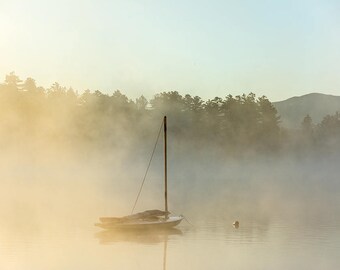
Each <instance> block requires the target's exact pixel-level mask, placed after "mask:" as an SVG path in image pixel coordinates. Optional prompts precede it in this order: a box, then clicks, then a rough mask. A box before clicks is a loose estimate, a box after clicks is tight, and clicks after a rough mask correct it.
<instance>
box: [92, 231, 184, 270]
mask: <svg viewBox="0 0 340 270" xmlns="http://www.w3.org/2000/svg"><path fill="white" fill-rule="evenodd" d="M181 235H183V233H182V231H181V230H179V229H175V228H169V229H158V230H131V229H130V230H118V229H116V230H107V231H101V232H98V233H96V234H95V237H96V238H98V239H99V243H100V244H102V245H110V244H115V243H119V242H132V243H140V244H143V245H153V244H159V243H162V242H163V243H164V244H163V268H162V269H163V270H166V269H167V251H168V240H169V237H173V236H181Z"/></svg>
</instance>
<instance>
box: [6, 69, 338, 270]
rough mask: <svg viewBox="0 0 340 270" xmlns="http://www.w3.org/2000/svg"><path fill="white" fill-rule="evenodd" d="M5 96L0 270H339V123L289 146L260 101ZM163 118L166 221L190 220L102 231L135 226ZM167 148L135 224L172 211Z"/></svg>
mask: <svg viewBox="0 0 340 270" xmlns="http://www.w3.org/2000/svg"><path fill="white" fill-rule="evenodd" d="M11 76H12V77H11V78H12V79H14V81H15V82H16V80H17V77H16V76H15V75H13V74H12V75H11ZM31 83H32V81H31ZM26 87H28V86H26ZM0 88H1V91H2V92H1V91H0V94H1V95H2V96H0V97H1V99H0V103H1V105H2V106H1V111H0V112H1V114H0V146H1V152H0V181H1V190H0V218H1V222H0V251H1V254H2V260H1V262H0V267H1V268H2V269H93V268H102V269H112V268H115V269H145V268H146V267H148V269H160V268H161V267H162V266H163V269H166V267H167V269H174V268H176V269H218V268H223V267H228V266H229V267H231V268H237V269H249V268H250V267H252V268H255V269H273V268H275V269H287V268H290V269H320V267H322V268H324V269H337V266H338V263H337V262H336V256H335V254H338V252H339V250H340V236H339V235H340V233H339V228H340V227H339V224H340V215H339V213H340V211H339V210H340V209H339V208H340V196H339V195H340V194H339V193H340V182H339V180H338V175H339V173H340V168H339V166H338V164H339V161H340V156H339V154H338V151H337V149H338V147H339V145H340V144H339V140H338V137H337V133H336V132H334V130H336V129H335V128H338V125H339V123H340V122H339V120H340V119H339V115H338V114H335V115H333V116H329V117H328V118H325V119H326V120H327V121H326V120H325V122H323V123H322V125H319V126H318V127H314V126H312V125H311V121H310V119H309V118H306V119H305V120H306V121H304V125H303V127H304V129H302V130H301V131H290V133H289V132H286V133H285V132H283V131H282V130H281V129H280V126H279V121H278V119H279V117H278V116H277V112H276V110H275V108H274V107H273V106H272V105H271V103H270V102H269V101H268V100H267V99H266V98H265V97H261V98H259V99H256V98H255V95H253V94H249V95H242V96H238V97H235V98H234V97H232V96H228V97H226V98H225V99H220V98H215V99H214V100H209V101H207V102H205V103H204V102H203V101H202V100H200V98H199V97H194V98H192V97H190V96H188V95H186V96H185V97H182V96H180V95H179V94H178V93H177V92H169V93H162V94H160V95H158V96H156V97H155V98H154V100H152V101H151V102H150V103H151V105H152V109H147V108H146V105H147V104H148V102H147V101H146V100H145V99H143V98H141V99H140V100H139V101H136V102H133V101H131V100H128V99H127V97H125V96H124V95H122V94H121V93H120V92H119V91H118V92H115V93H114V94H113V95H112V96H108V95H103V94H101V93H100V92H99V91H96V92H95V93H93V94H92V93H90V92H86V93H84V94H83V95H82V96H80V97H79V96H77V95H76V94H75V93H74V92H72V91H71V90H68V91H66V90H65V89H63V88H61V87H60V86H59V85H58V84H54V86H53V87H52V89H49V90H48V91H47V94H46V93H45V92H44V91H43V90H41V89H40V90H39V89H37V88H36V87H35V86H34V87H32V85H31V88H32V89H31V90H27V91H26V90H22V89H19V87H18V86H17V85H16V84H15V83H14V84H10V83H8V84H6V85H0ZM38 90H39V91H38ZM164 114H166V115H168V124H169V125H168V197H169V209H170V212H172V213H173V214H177V215H178V214H183V215H184V216H185V218H186V219H185V220H184V221H182V223H181V224H180V226H178V229H176V230H171V231H167V232H151V233H147V234H146V233H141V232H129V233H126V232H125V233H123V232H119V233H118V232H103V231H101V230H99V229H98V228H97V227H95V226H94V223H95V222H97V221H98V218H99V217H101V216H125V215H128V214H130V213H131V210H132V207H133V203H134V201H135V199H136V196H137V193H138V190H139V187H140V185H141V181H142V178H143V176H144V173H145V170H146V168H147V165H148V161H149V158H150V154H151V150H152V149H153V146H154V143H155V139H156V137H157V136H156V135H157V132H158V130H159V128H160V124H161V120H162V117H163V115H164ZM339 130H340V129H339ZM287 134H288V135H287ZM160 141H161V140H160ZM162 147H163V146H162V144H161V143H159V144H158V145H157V148H156V152H155V156H154V159H153V162H152V164H151V167H150V170H149V173H148V176H147V179H146V182H145V184H144V187H143V190H142V193H141V196H140V199H139V201H138V204H137V207H136V209H135V212H139V211H144V210H146V209H163V205H164V197H163V196H164V180H163V149H162ZM295 147H296V148H297V149H295ZM236 220H237V221H239V222H240V228H239V229H236V228H234V227H233V226H232V223H233V222H234V221H236ZM307 257H309V258H312V259H310V260H309V261H308V260H306V258H307ZM166 258H167V259H166ZM258 258H262V259H261V260H259V259H258ZM150 263H151V265H150Z"/></svg>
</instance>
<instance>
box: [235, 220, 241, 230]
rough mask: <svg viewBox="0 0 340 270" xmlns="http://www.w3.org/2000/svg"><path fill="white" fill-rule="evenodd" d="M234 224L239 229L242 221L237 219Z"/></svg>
mask: <svg viewBox="0 0 340 270" xmlns="http://www.w3.org/2000/svg"><path fill="white" fill-rule="evenodd" d="M233 226H234V227H235V228H236V229H237V228H238V227H239V226H240V222H238V221H237V220H236V221H235V222H234V223H233Z"/></svg>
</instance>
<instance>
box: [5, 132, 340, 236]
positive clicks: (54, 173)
mask: <svg viewBox="0 0 340 270" xmlns="http://www.w3.org/2000/svg"><path fill="white" fill-rule="evenodd" d="M170 127H171V126H170ZM156 132H157V130H156ZM154 138H155V137H154V136H153V137H152V138H150V139H148V140H146V143H145V144H144V145H143V144H141V145H140V149H136V148H137V147H138V146H135V147H134V149H132V150H131V149H130V151H128V152H127V151H126V148H125V147H122V148H115V149H114V150H113V149H100V150H96V149H90V150H87V151H79V148H78V147H77V148H75V149H73V148H72V147H71V146H69V145H67V146H65V147H64V146H62V145H61V144H59V145H53V142H50V144H48V146H49V147H46V145H41V146H39V145H35V148H34V149H32V148H31V147H29V145H28V147H27V148H20V149H19V148H18V147H12V148H9V149H7V150H6V151H2V153H1V163H0V166H1V167H0V175H1V185H2V188H1V191H0V192H1V194H0V197H1V204H0V205H1V206H0V216H1V220H2V223H1V227H2V230H5V231H12V232H13V231H15V232H17V231H18V232H33V233H34V232H35V233H39V231H44V230H49V229H52V228H58V227H64V228H66V227H67V228H74V229H77V228H84V227H89V226H93V223H94V222H96V221H97V219H98V217H99V216H122V215H127V214H130V212H131V209H132V206H133V203H134V200H135V198H136V195H137V192H138V189H139V186H140V184H141V180H142V177H143V175H144V173H145V169H146V166H147V163H148V160H149V158H150V153H151V149H152V146H153V143H154ZM148 146H150V147H148ZM135 149H136V151H134V150H135ZM201 151H203V152H205V151H207V155H206V156H200V155H197V154H196V151H195V149H192V150H191V151H185V153H183V151H182V150H181V147H179V148H178V147H177V145H176V144H175V142H173V140H172V139H171V138H169V161H168V162H169V172H168V178H169V180H168V181H169V191H168V192H169V195H168V196H169V208H170V211H171V212H173V213H174V214H183V215H184V216H185V217H187V218H188V220H190V221H191V222H192V223H194V224H204V223H206V222H211V221H212V220H219V221H222V222H225V224H231V223H232V222H233V221H234V220H240V221H241V222H243V223H244V222H252V221H254V220H255V221H256V222H259V223H264V224H265V223H268V222H270V221H271V219H277V218H281V219H285V220H287V221H289V222H294V223H296V222H301V223H304V222H306V223H310V222H315V221H317V220H330V219H333V218H337V215H338V214H337V213H339V210H340V209H339V205H340V203H339V202H340V201H339V200H340V199H339V198H340V196H339V190H340V189H339V185H340V184H339V181H338V175H339V166H338V164H339V158H338V157H337V156H329V157H327V158H323V159H320V158H317V157H308V158H303V159H301V158H296V157H287V156H285V157H268V156H261V157H257V156H256V157H246V158H243V159H233V158H221V157H219V156H216V155H214V153H209V148H208V147H203V149H201ZM134 152H135V153H136V154H135V153H134ZM154 159H155V160H154V161H153V162H152V165H151V168H150V171H149V174H148V176H147V179H146V182H145V185H144V187H143V190H142V193H141V196H140V199H139V201H138V204H137V207H136V211H137V212H138V211H143V210H145V209H154V208H159V209H163V205H164V203H163V163H162V162H163V160H162V145H159V146H158V148H157V151H156V155H155V157H154Z"/></svg>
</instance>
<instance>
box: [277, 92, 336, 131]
mask: <svg viewBox="0 0 340 270" xmlns="http://www.w3.org/2000/svg"><path fill="white" fill-rule="evenodd" d="M273 105H274V106H275V107H276V109H277V111H278V113H279V115H280V116H281V125H282V126H283V127H287V128H298V127H299V126H300V124H301V122H302V120H303V118H304V117H305V116H306V115H307V114H309V115H310V117H311V118H312V120H313V123H314V124H318V123H320V122H321V121H322V119H323V117H324V116H326V115H327V114H330V115H332V114H334V113H335V112H336V111H339V112H340V96H332V95H325V94H319V93H311V94H307V95H304V96H300V97H292V98H289V99H287V100H284V101H279V102H273Z"/></svg>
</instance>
